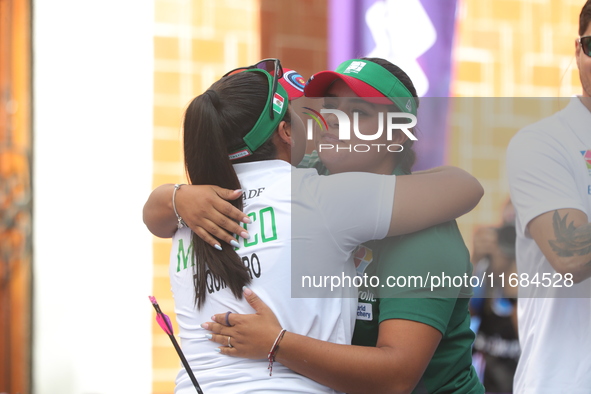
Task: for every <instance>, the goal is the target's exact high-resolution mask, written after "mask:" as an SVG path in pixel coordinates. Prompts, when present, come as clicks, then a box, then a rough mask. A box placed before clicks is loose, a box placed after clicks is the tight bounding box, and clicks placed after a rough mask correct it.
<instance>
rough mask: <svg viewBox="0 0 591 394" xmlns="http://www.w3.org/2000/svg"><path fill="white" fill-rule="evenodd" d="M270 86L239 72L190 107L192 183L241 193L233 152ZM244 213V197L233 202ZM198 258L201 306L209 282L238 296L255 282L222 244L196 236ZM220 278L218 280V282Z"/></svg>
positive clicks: (270, 154) (271, 150)
mask: <svg viewBox="0 0 591 394" xmlns="http://www.w3.org/2000/svg"><path fill="white" fill-rule="evenodd" d="M268 89H269V87H268V82H267V79H266V78H265V76H264V75H262V74H259V73H239V74H236V75H231V76H228V77H224V78H222V79H220V80H219V81H217V82H216V83H214V84H213V85H212V86H211V87H210V88H209V89H208V90H207V91H206V92H205V93H203V94H202V95H200V96H197V97H196V98H195V99H193V101H192V102H191V103H190V104H189V106H188V108H187V110H186V112H185V119H184V124H183V134H184V139H183V141H184V142H183V144H184V153H185V168H186V171H187V176H188V178H189V182H190V183H191V184H193V185H217V186H220V187H223V188H226V189H231V190H236V189H240V188H241V185H240V181H239V180H238V176H237V175H236V172H235V171H234V168H233V167H232V164H233V163H236V162H238V161H234V162H231V161H230V159H229V158H228V152H229V150H230V149H232V148H233V147H235V146H240V145H241V144H243V142H242V138H243V137H244V136H245V135H246V134H247V133H248V132H249V131H250V130H251V129H252V127H253V126H254V125H255V123H256V121H257V119H258V117H259V115H260V114H261V112H262V110H263V108H264V107H265V104H266V98H267V93H268ZM275 156H276V150H275V146H274V144H273V142H272V141H271V139H269V140H268V141H267V142H266V143H265V144H264V145H263V146H261V148H259V149H257V151H256V152H255V153H254V154H253V155H251V156H248V157H246V158H244V159H242V160H241V161H240V162H247V161H258V160H269V159H274V158H275ZM230 203H232V204H233V205H234V206H235V207H237V208H238V209H240V210H242V208H243V205H242V199H241V198H239V199H238V200H234V201H230ZM191 244H192V246H193V252H194V254H195V271H194V286H195V302H196V304H197V307H198V308H199V307H201V306H202V305H203V302H204V301H205V297H206V294H207V292H208V288H207V283H208V282H207V280H208V278H209V280H210V282H211V281H214V280H215V281H217V280H219V281H220V283H221V285H222V287H229V288H230V290H231V291H232V293H233V294H234V296H235V297H236V298H242V288H243V287H244V286H246V285H247V284H249V283H250V281H251V278H250V275H249V273H248V270H247V268H246V267H245V265H244V264H243V263H242V260H241V259H240V257H239V256H238V254H237V253H236V251H235V250H234V248H233V247H232V246H230V245H228V244H226V243H225V242H220V245H222V250H221V251H218V250H215V249H214V248H212V247H211V246H210V245H209V244H207V243H206V242H205V241H203V240H202V239H201V238H199V237H198V236H197V235H195V234H192V241H191ZM218 278H219V279H218Z"/></svg>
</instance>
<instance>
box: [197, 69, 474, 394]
mask: <svg viewBox="0 0 591 394" xmlns="http://www.w3.org/2000/svg"><path fill="white" fill-rule="evenodd" d="M352 70H353V71H352ZM388 74H390V75H391V76H389V75H388ZM305 93H306V96H309V97H325V98H324V99H323V100H324V102H323V108H327V109H338V110H341V111H343V112H345V113H346V114H347V115H349V118H350V119H353V114H354V113H357V116H358V119H359V123H358V126H359V129H360V130H361V131H365V133H364V134H366V135H368V134H371V133H370V131H371V132H375V130H376V123H375V122H376V119H377V114H378V112H384V113H385V112H397V113H400V112H403V113H408V114H413V115H416V114H417V112H416V109H417V107H418V103H419V99H418V97H417V94H416V90H415V89H414V86H413V84H412V81H411V80H410V78H409V77H408V76H407V75H406V73H405V72H404V71H402V70H401V69H400V68H399V67H397V66H395V65H393V64H391V63H390V62H388V61H386V60H383V59H376V58H362V59H353V60H350V61H347V62H345V63H343V64H341V65H340V66H339V67H338V68H337V70H336V72H332V71H325V72H320V73H317V74H315V75H314V76H313V77H312V78H311V79H310V81H309V82H308V85H307V86H306V89H305ZM356 97H362V98H365V100H364V101H359V100H358V99H356ZM374 115H376V116H374ZM325 117H326V120H327V123H328V128H327V130H322V131H321V132H320V133H319V135H318V137H317V144H318V146H319V148H320V152H318V155H316V154H315V155H314V156H315V158H314V157H312V158H310V157H308V158H307V160H305V161H304V162H306V163H308V165H310V166H314V167H315V168H318V169H325V170H326V172H325V173H328V171H330V172H331V173H333V174H334V173H344V172H350V171H367V172H372V173H377V174H395V175H404V176H401V177H399V181H400V180H402V179H404V178H406V177H407V176H409V175H408V174H411V168H412V165H413V164H414V160H415V154H414V152H413V151H412V145H413V142H414V141H413V140H411V139H410V138H409V137H408V136H407V135H405V134H404V133H403V132H402V131H400V130H398V131H395V132H394V135H393V138H392V140H391V141H390V142H391V143H392V142H393V143H396V144H398V145H399V146H401V147H402V150H401V151H400V152H396V153H392V152H387V151H386V150H385V149H382V151H381V152H373V154H368V153H367V152H358V153H356V152H351V151H349V150H347V149H342V148H343V147H346V146H347V144H350V145H349V146H354V144H356V143H367V142H366V141H363V140H360V139H358V138H357V137H355V136H353V135H352V136H351V141H346V143H345V142H344V141H336V140H335V136H336V131H335V130H336V128H337V122H336V119H335V118H333V117H332V115H328V116H326V115H325ZM372 122H373V123H372ZM413 133H414V131H413ZM380 142H382V143H387V142H388V141H386V140H385V139H383V141H381V140H377V141H372V143H380ZM321 144H326V145H324V147H327V146H329V149H324V150H322V147H323V146H322V145H321ZM330 145H338V146H339V147H341V149H340V150H336V149H331V148H330ZM318 157H319V158H320V159H321V160H322V163H323V165H320V164H319V163H317V162H316V161H317V160H318ZM458 193H462V191H461V190H458ZM355 255H356V256H357V262H358V275H362V276H363V277H369V278H379V279H380V283H382V284H383V283H389V284H388V286H385V287H384V286H383V285H382V287H379V286H377V287H376V286H371V285H367V284H366V285H365V286H362V287H361V288H360V289H359V309H358V313H357V320H356V325H355V332H354V337H353V340H352V343H353V345H357V346H342V345H336V344H330V343H326V342H320V341H317V340H314V339H311V338H307V337H304V336H299V335H296V334H294V333H292V332H287V333H286V334H285V336H284V338H283V341H282V348H281V351H280V352H279V353H278V354H277V360H278V361H281V362H282V363H283V364H284V365H286V366H288V367H290V368H292V369H293V370H295V371H296V372H299V373H301V374H303V375H305V376H308V377H310V378H312V379H314V380H316V381H318V382H320V383H322V384H325V385H327V386H329V387H332V388H334V389H336V390H342V391H346V392H348V393H390V392H392V393H403V392H404V393H410V392H413V393H470V394H472V393H483V392H484V388H483V387H482V384H480V382H479V381H478V378H477V375H476V373H475V371H474V369H473V367H472V365H471V345H472V343H473V341H474V334H473V333H472V331H471V330H470V316H469V312H468V303H469V300H470V296H471V294H472V290H471V288H470V287H469V285H468V286H466V285H462V286H458V287H454V286H453V285H452V284H451V283H450V284H443V285H442V286H440V287H437V288H435V289H433V287H432V285H433V283H434V282H430V283H424V284H416V283H415V284H414V285H412V284H411V283H410V282H409V283H408V284H407V283H406V281H407V280H408V281H410V280H412V279H411V278H419V277H420V278H427V277H428V276H429V275H434V276H435V277H437V279H439V278H441V277H443V276H445V275H447V276H449V277H452V278H453V277H464V276H467V277H469V276H470V275H471V274H472V265H471V263H470V259H469V254H468V250H467V249H466V246H465V244H464V241H463V239H462V236H461V234H460V232H459V230H458V227H457V225H456V223H455V221H451V222H446V223H442V224H438V225H436V226H433V227H430V228H427V229H424V230H421V231H417V232H414V233H412V234H407V235H401V236H397V237H390V238H385V239H383V240H380V241H370V242H366V243H365V244H363V245H362V246H361V247H360V248H359V249H358V250H357V252H356V253H355ZM392 278H394V280H397V279H400V281H399V282H397V283H396V282H394V283H395V284H394V286H392V282H391V280H392ZM388 280H389V281H390V282H387V281H388ZM403 280H404V283H403ZM396 284H398V286H396ZM429 285H431V287H429ZM247 300H248V301H249V302H250V303H251V305H252V306H253V308H255V310H256V311H257V314H254V315H244V316H232V319H231V323H232V324H233V325H234V326H235V327H226V326H225V322H224V321H223V320H222V319H220V318H219V315H215V316H214V317H215V323H208V326H207V327H208V328H209V329H210V330H212V331H213V332H214V333H221V332H223V333H224V335H226V336H230V337H232V340H235V341H236V342H237V343H239V345H238V346H236V347H235V348H231V349H230V348H226V347H221V348H220V349H221V352H222V353H223V354H227V355H231V356H238V357H249V358H250V357H257V356H258V354H259V352H260V351H261V350H263V349H265V347H266V346H267V344H268V343H269V342H270V341H271V337H272V333H273V332H274V331H276V330H277V329H278V328H279V327H280V324H279V322H277V320H276V319H275V318H274V316H273V314H272V313H271V312H270V310H269V309H268V308H267V307H266V305H265V304H264V303H263V302H262V301H261V300H260V299H259V298H258V297H257V295H256V294H255V293H252V292H250V291H249V292H248V296H247ZM220 338H222V336H220V335H218V334H213V335H212V340H213V341H216V342H218V343H222V341H221V339H220ZM335 360H339V362H338V363H337V362H336V361H335Z"/></svg>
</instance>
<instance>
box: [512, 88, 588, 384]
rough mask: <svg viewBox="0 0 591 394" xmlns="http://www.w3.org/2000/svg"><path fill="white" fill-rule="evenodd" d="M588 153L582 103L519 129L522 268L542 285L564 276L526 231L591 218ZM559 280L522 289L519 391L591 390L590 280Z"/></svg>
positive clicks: (515, 186)
mask: <svg viewBox="0 0 591 394" xmlns="http://www.w3.org/2000/svg"><path fill="white" fill-rule="evenodd" d="M587 152H591V112H589V110H588V109H587V108H586V107H585V106H583V104H582V103H581V102H580V100H579V99H578V98H573V99H572V100H571V102H570V103H569V105H568V106H567V107H566V108H564V109H563V110H562V111H559V112H558V113H556V114H554V115H553V116H551V117H549V118H546V119H544V120H542V121H540V122H537V123H535V124H533V125H530V126H528V127H526V128H525V129H523V130H521V131H520V132H519V133H518V134H517V135H516V136H515V137H513V139H512V140H511V143H510V144H509V148H508V151H507V173H508V176H509V185H510V190H511V200H512V201H513V204H514V206H515V209H516V212H517V219H516V230H517V244H516V248H517V270H518V273H519V274H523V273H526V274H528V276H529V278H530V280H531V278H533V277H534V276H535V275H536V274H538V280H541V279H542V276H543V274H544V273H548V274H550V275H546V277H550V278H552V283H553V284H554V283H555V282H557V279H558V274H557V273H556V271H555V270H554V269H553V268H552V266H551V265H550V263H549V262H548V260H547V259H546V258H545V257H544V255H543V254H542V252H541V250H540V249H539V247H538V246H537V244H536V242H535V241H534V239H533V238H532V237H531V235H530V234H529V232H528V231H527V225H528V223H529V222H530V221H531V220H532V219H534V218H535V217H537V216H539V215H541V214H543V213H546V212H551V211H554V210H556V209H561V208H573V209H577V210H580V211H583V212H585V213H586V214H587V216H588V218H589V219H590V220H591V165H588V164H587V162H586V160H585V155H586V154H587ZM589 156H590V157H591V155H589ZM589 163H591V160H589ZM554 274H556V276H554ZM546 283H548V282H547V281H546ZM561 283H562V287H553V286H552V287H549V288H546V287H543V286H541V285H539V286H537V287H536V286H535V285H532V284H530V285H529V286H526V287H520V289H519V300H518V322H519V341H520V346H521V349H522V353H521V358H520V361H519V365H518V367H517V371H516V374H515V381H514V392H515V393H520V394H523V393H531V394H534V393H535V394H540V393H542V394H543V393H548V394H550V393H552V394H555V393H569V394H575V393H586V394H588V393H591V290H590V289H591V286H590V284H591V281H590V279H587V280H585V281H582V282H581V283H579V284H575V285H574V286H572V287H565V285H564V282H561ZM558 284H560V283H558ZM524 297H530V298H524Z"/></svg>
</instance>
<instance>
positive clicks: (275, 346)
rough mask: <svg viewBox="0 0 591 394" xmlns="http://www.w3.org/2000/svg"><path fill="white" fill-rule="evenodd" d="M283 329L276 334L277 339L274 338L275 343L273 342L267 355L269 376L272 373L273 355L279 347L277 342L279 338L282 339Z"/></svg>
mask: <svg viewBox="0 0 591 394" xmlns="http://www.w3.org/2000/svg"><path fill="white" fill-rule="evenodd" d="M285 331H287V330H286V329H285V328H284V329H282V330H281V331H280V332H279V335H277V339H275V343H273V347H271V351H269V355H268V356H267V358H268V359H269V367H267V369H268V370H269V376H271V375H273V362H275V355H276V354H277V350H278V349H279V342H281V340H282V339H283V335H285Z"/></svg>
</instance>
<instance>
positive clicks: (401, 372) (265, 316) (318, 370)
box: [202, 290, 442, 394]
mask: <svg viewBox="0 0 591 394" xmlns="http://www.w3.org/2000/svg"><path fill="white" fill-rule="evenodd" d="M247 293H248V294H247ZM245 298H246V299H247V301H248V302H249V303H250V304H251V305H252V306H253V308H254V309H255V310H256V311H257V312H256V313H255V314H249V315H240V314H235V313H232V314H230V315H229V320H226V314H218V315H215V316H214V321H215V323H214V322H207V323H204V324H203V326H202V327H203V328H205V329H207V330H210V331H212V334H210V335H211V336H210V340H212V341H214V342H217V343H219V344H220V345H222V346H221V347H219V348H218V349H219V351H220V353H222V354H224V355H227V356H232V357H244V358H250V359H255V360H257V359H264V358H266V357H267V354H268V352H269V349H271V346H272V345H273V343H274V341H275V338H277V334H278V333H279V332H280V331H281V325H280V324H279V322H278V321H277V318H276V317H275V315H274V314H273V312H272V311H271V310H270V309H269V308H268V307H267V306H266V305H265V304H264V303H263V302H262V301H261V300H260V299H259V298H258V297H257V296H256V295H255V294H254V293H252V292H250V290H247V291H245ZM227 323H229V324H230V326H228V325H226V324H227ZM228 337H230V338H231V344H232V346H233V347H228V346H227V344H228ZM441 337H442V335H441V333H440V332H439V331H438V330H436V329H435V328H433V327H431V326H429V325H426V324H423V323H418V322H414V321H410V320H403V319H390V320H385V321H383V322H382V323H380V325H379V333H378V342H377V343H376V347H366V346H351V345H339V344H335V343H330V342H325V341H320V340H317V339H313V338H309V337H306V336H302V335H298V334H294V333H293V332H286V333H285V335H284V337H283V340H282V341H281V342H280V344H279V349H278V351H277V354H276V361H278V362H280V363H282V364H283V365H285V366H287V367H288V368H290V369H292V370H294V371H295V372H298V373H300V374H302V375H304V376H307V377H309V378H310V379H313V380H315V381H317V382H319V383H321V384H323V385H325V386H328V387H331V388H333V389H335V390H339V391H344V392H347V393H372V394H373V393H410V392H411V391H412V390H413V389H414V387H415V386H416V385H417V383H418V382H419V380H420V379H421V376H423V373H424V371H425V369H426V368H427V365H428V364H429V362H430V360H431V358H432V357H433V354H434V352H435V350H436V349H437V346H438V345H439V341H440V340H441Z"/></svg>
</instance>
